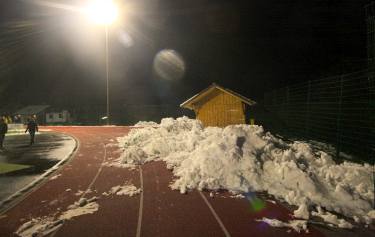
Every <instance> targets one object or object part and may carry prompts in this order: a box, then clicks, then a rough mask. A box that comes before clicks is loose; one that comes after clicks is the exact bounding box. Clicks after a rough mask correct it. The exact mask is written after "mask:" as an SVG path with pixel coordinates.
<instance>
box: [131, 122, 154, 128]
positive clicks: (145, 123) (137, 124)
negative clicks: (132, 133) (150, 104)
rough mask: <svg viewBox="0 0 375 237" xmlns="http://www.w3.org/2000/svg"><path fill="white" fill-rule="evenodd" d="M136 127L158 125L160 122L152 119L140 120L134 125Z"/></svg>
mask: <svg viewBox="0 0 375 237" xmlns="http://www.w3.org/2000/svg"><path fill="white" fill-rule="evenodd" d="M133 126H134V127H157V126H159V124H157V123H155V122H152V121H139V122H138V123H136V124H134V125H133Z"/></svg>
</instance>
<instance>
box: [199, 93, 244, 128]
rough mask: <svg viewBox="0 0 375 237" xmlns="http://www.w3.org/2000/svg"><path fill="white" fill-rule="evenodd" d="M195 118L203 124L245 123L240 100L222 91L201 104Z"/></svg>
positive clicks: (221, 125) (220, 125)
mask: <svg viewBox="0 0 375 237" xmlns="http://www.w3.org/2000/svg"><path fill="white" fill-rule="evenodd" d="M197 118H198V119H199V120H201V121H202V122H203V124H204V125H205V126H218V127H225V126H227V125H230V124H244V123H245V114H244V110H243V105H242V101H241V100H239V99H238V98H236V97H234V96H232V95H230V94H227V93H224V92H221V93H218V94H217V95H216V96H215V97H213V98H211V99H210V100H209V101H207V102H206V103H205V104H204V105H202V107H201V108H200V109H199V111H198V113H197Z"/></svg>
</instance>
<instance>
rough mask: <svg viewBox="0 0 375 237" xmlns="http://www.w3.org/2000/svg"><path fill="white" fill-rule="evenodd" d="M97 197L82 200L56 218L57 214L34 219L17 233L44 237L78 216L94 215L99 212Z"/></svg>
mask: <svg viewBox="0 0 375 237" xmlns="http://www.w3.org/2000/svg"><path fill="white" fill-rule="evenodd" d="M96 200H97V198H96V197H93V198H91V199H85V198H81V199H80V200H79V201H77V202H75V203H74V204H72V205H70V206H69V207H68V208H67V209H68V210H67V211H65V212H63V213H62V214H60V215H59V216H58V217H56V214H55V215H53V216H49V217H43V218H42V217H38V218H32V219H31V220H30V221H28V222H26V223H24V224H23V225H21V226H20V227H19V228H18V230H17V231H16V232H15V234H16V235H18V236H20V237H34V236H38V237H42V236H47V235H48V234H50V233H52V232H54V231H55V230H57V229H58V228H60V227H61V226H62V225H63V224H64V222H65V221H67V220H70V219H72V218H74V217H77V216H82V215H87V214H93V213H94V212H96V211H98V210H99V204H98V203H96V202H95V201H96Z"/></svg>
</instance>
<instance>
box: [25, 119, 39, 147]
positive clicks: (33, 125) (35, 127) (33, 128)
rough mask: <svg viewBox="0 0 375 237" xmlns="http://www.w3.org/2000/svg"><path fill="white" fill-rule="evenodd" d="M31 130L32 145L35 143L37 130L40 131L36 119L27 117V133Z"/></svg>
mask: <svg viewBox="0 0 375 237" xmlns="http://www.w3.org/2000/svg"><path fill="white" fill-rule="evenodd" d="M27 131H29V134H30V146H31V145H32V144H34V138H35V132H38V124H37V123H36V121H35V119H33V118H29V119H27V127H26V131H25V133H26V132H27Z"/></svg>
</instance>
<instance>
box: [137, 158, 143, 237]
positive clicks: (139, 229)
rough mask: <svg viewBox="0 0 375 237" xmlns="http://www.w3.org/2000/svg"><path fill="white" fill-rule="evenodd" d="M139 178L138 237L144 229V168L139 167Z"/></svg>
mask: <svg viewBox="0 0 375 237" xmlns="http://www.w3.org/2000/svg"><path fill="white" fill-rule="evenodd" d="M139 178H140V181H141V197H140V199H139V211H138V223H137V233H136V237H140V236H141V228H142V215H143V175H142V166H141V165H140V166H139Z"/></svg>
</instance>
